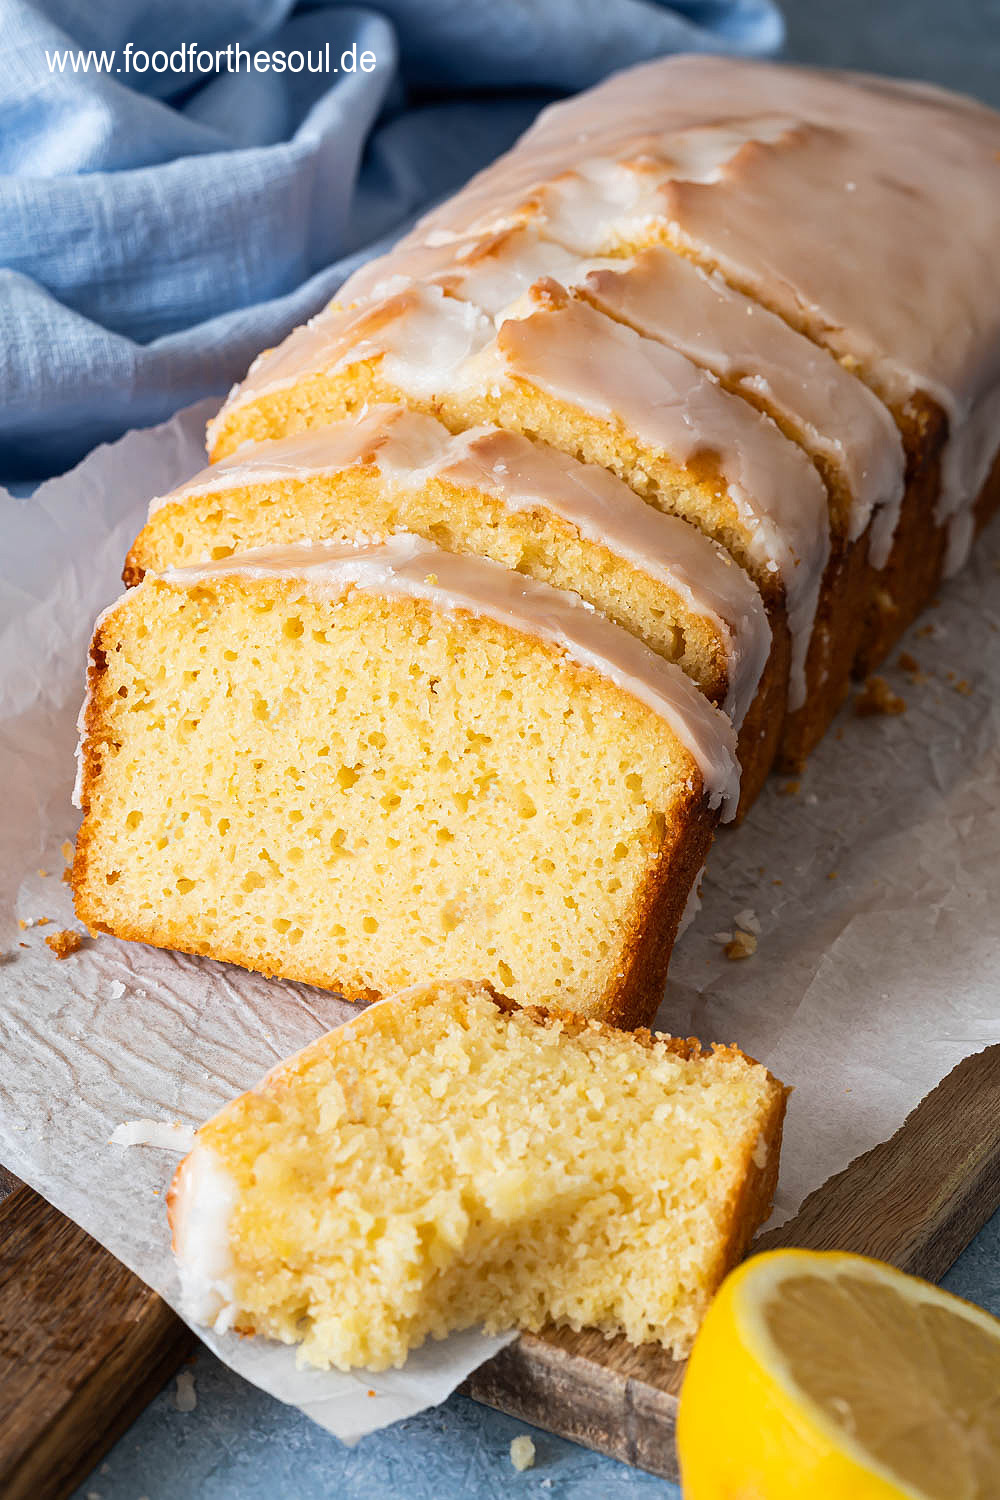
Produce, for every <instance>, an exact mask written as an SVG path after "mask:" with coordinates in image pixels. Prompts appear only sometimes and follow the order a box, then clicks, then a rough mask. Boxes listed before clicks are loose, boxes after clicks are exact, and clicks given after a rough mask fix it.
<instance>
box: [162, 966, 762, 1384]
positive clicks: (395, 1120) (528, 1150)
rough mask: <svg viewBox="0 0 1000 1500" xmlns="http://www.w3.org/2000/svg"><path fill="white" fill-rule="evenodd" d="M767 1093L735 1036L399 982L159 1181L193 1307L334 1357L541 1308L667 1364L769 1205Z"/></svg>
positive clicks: (239, 1102)
mask: <svg viewBox="0 0 1000 1500" xmlns="http://www.w3.org/2000/svg"><path fill="white" fill-rule="evenodd" d="M784 1104H785V1091H784V1089H783V1087H782V1085H781V1084H780V1083H778V1082H777V1081H776V1080H775V1079H774V1078H773V1077H772V1076H771V1075H770V1074H769V1073H768V1072H767V1070H766V1069H765V1068H763V1067H761V1066H760V1064H759V1063H755V1062H753V1061H752V1060H751V1059H749V1058H747V1057H745V1056H744V1055H743V1054H742V1053H741V1052H739V1051H738V1050H737V1049H736V1048H734V1047H721V1048H716V1049H714V1050H712V1051H711V1052H706V1051H702V1049H701V1048H700V1046H699V1044H698V1043H697V1042H693V1041H677V1040H674V1039H673V1038H670V1037H666V1036H662V1035H650V1034H649V1033H648V1032H644V1033H639V1034H632V1035H630V1034H626V1033H623V1032H620V1031H615V1030H614V1029H612V1028H610V1027H608V1026H604V1025H601V1024H599V1023H597V1022H594V1021H586V1020H584V1019H582V1018H581V1017H579V1016H574V1015H572V1014H570V1013H568V1012H565V1011H558V1010H556V1011H550V1010H545V1009H536V1008H534V1007H532V1008H527V1009H522V1008H520V1007H519V1006H517V1005H516V1004H514V1003H513V1002H512V1001H510V1000H507V999H505V998H503V997H502V996H500V995H498V994H497V993H496V992H495V991H493V990H491V989H490V988H489V986H487V985H483V984H476V983H451V984H445V985H423V986H421V987H419V988H417V989H411V990H410V991H409V992H407V993H405V994H401V995H398V996H395V997H393V998H392V999H390V1000H387V1001H385V1002H384V1003H382V1004H380V1005H377V1006H374V1007H372V1008H371V1009H369V1010H367V1011H365V1012H364V1013H363V1014H362V1015H361V1016H360V1017H358V1018H357V1019H356V1020H353V1021H351V1022H350V1023H349V1024H348V1025H347V1026H344V1027H342V1028H341V1029H339V1030H337V1031H333V1032H330V1033H329V1034H328V1035H326V1036H324V1037H321V1038H320V1039H319V1040H318V1041H317V1042H314V1043H313V1044H312V1045H311V1046H309V1047H307V1048H305V1050H304V1051H302V1052H300V1053H298V1054H297V1055H296V1056H295V1057H293V1058H291V1059H289V1060H288V1061H287V1062H285V1063H283V1064H282V1065H280V1066H279V1067H278V1068H276V1069H275V1070H274V1071H273V1072H272V1073H271V1074H269V1075H268V1077H267V1078H265V1079H264V1081H263V1082H262V1083H261V1084H260V1085H259V1086H258V1088H256V1089H254V1090H252V1091H251V1092H250V1093H247V1094H244V1095H243V1096H242V1097H240V1098H238V1099H236V1100H234V1101H233V1103H231V1104H229V1105H227V1106H226V1108H225V1109H223V1110H222V1111H221V1112H220V1113H219V1114H218V1115H217V1116H216V1117H215V1118H214V1119H213V1120H211V1121H209V1122H208V1124H207V1125H204V1126H203V1127H202V1129H201V1130H200V1131H199V1132H198V1136H197V1141H196V1145H195V1147H194V1150H193V1151H192V1153H191V1154H190V1155H189V1156H188V1157H187V1158H186V1159H185V1160H184V1161H183V1162H182V1163H181V1166H180V1168H179V1169H178V1172H177V1175H176V1177H175V1179H174V1183H173V1186H172V1189H171V1192H170V1196H169V1214H170V1220H171V1224H172V1228H173V1234H174V1248H175V1253H176V1256H177V1261H178V1265H179V1269H180V1274H181V1278H182V1285H183V1289H184V1294H185V1303H186V1309H187V1312H188V1314H189V1316H191V1317H192V1319H194V1320H196V1321H198V1322H200V1323H203V1324H212V1325H214V1326H215V1327H216V1328H217V1329H219V1330H224V1329H226V1328H229V1327H234V1326H235V1327H236V1328H238V1329H240V1330H241V1331H246V1332H255V1333H257V1334H260V1335H263V1336H265V1337H269V1338H273V1339H279V1340H281V1341H282V1342H284V1343H288V1344H299V1345H300V1358H301V1359H302V1361H303V1362H304V1363H307V1364H311V1365H316V1366H319V1367H322V1368H329V1367H330V1366H334V1367H336V1368H338V1369H342V1370H347V1369H351V1368H355V1367H358V1366H366V1367H368V1368H370V1369H385V1368H387V1367H389V1366H393V1365H396V1366H398V1365H401V1364H402V1363H403V1362H404V1360H405V1358H406V1355H407V1353H408V1351H409V1350H410V1349H414V1348H416V1347H418V1346H419V1345H420V1344H421V1343H423V1342H424V1340H425V1339H427V1338H429V1337H430V1338H443V1337H444V1336H445V1335H446V1334H448V1333H449V1332H451V1331H452V1330H455V1329H460V1328H467V1327H471V1326H474V1325H477V1324H479V1325H483V1326H484V1327H485V1328H486V1329H488V1330H490V1331H498V1330H501V1329H507V1328H511V1327H519V1328H523V1329H533V1330H537V1329H539V1328H540V1327H542V1325H543V1324H544V1323H546V1322H547V1321H549V1320H553V1321H555V1322H558V1323H564V1324H568V1325H569V1326H570V1327H572V1328H576V1329H579V1328H584V1327H593V1328H598V1329H600V1330H601V1331H602V1332H604V1333H605V1334H607V1335H612V1334H618V1333H624V1334H625V1336H626V1337H627V1338H629V1339H630V1340H631V1341H633V1342H634V1343H637V1344H638V1343H646V1342H652V1341H655V1342H658V1343H660V1344H662V1345H664V1346H665V1347H666V1348H667V1349H669V1350H670V1351H671V1352H672V1353H673V1354H674V1355H675V1356H676V1357H682V1356H683V1355H685V1354H686V1353H687V1351H688V1349H689V1347H690V1344H691V1341H692V1339H693V1337H694V1334H695V1332H696V1331H697V1328H698V1325H699V1322H700V1320H701V1317H702V1315H703V1313H704V1311H705V1309H706V1307H707V1304H708V1302H709V1300H710V1298H711V1296H712V1294H713V1292H714V1291H715V1289H716V1287H717V1286H718V1284H719V1282H720V1281H721V1279H722V1278H723V1276H724V1275H725V1274H726V1272H727V1271H728V1270H729V1269H730V1268H731V1267H732V1265H734V1264H735V1262H736V1261H737V1260H738V1259H739V1258H740V1256H741V1255H742V1254H743V1252H744V1251H745V1249H746V1247H747V1245H748V1243H749V1241H750V1238H751V1236H752V1234H753V1232H754V1230H755V1229H756V1228H757V1227H758V1225H759V1224H760V1223H761V1222H762V1221H763V1219H764V1218H765V1217H766V1216H767V1213H768V1211H769V1208H770V1203H771V1198H772V1195H773V1191H774V1186H775V1182H776V1179H777V1171H778V1157H779V1151H780V1141H781V1126H782V1117H783V1113H784Z"/></svg>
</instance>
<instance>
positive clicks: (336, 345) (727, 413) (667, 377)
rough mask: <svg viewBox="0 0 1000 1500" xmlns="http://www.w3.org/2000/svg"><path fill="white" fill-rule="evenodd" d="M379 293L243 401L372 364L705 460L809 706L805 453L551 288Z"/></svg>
mask: <svg viewBox="0 0 1000 1500" xmlns="http://www.w3.org/2000/svg"><path fill="white" fill-rule="evenodd" d="M501 260H502V262H503V265H502V269H501V270H496V271H495V270H494V269H493V268H492V267H491V269H490V271H489V272H487V270H486V269H485V267H484V268H481V270H480V273H479V274H480V275H481V277H482V278H483V281H484V282H485V280H486V278H487V276H488V275H489V276H504V277H506V276H507V275H508V273H509V265H508V260H507V257H506V256H502V257H501ZM515 260H516V256H515ZM383 290H384V291H385V292H386V295H385V297H384V299H383V300H382V301H377V302H374V303H362V304H360V305H359V306H357V307H353V308H350V309H347V310H345V309H331V310H328V311H327V312H326V313H323V314H320V316H319V317H318V318H316V319H314V321H313V324H312V325H311V327H310V329H309V330H308V331H307V332H306V331H304V330H300V331H299V333H300V334H301V337H299V338H298V339H297V340H296V342H295V345H294V347H292V341H291V340H290V341H288V342H287V343H286V344H285V345H283V346H282V347H281V348H280V349H278V350H276V351H274V352H272V354H271V355H269V356H268V357H267V359H265V360H264V361H262V362H261V363H260V364H259V365H258V366H257V367H256V369H255V370H254V371H252V373H251V376H250V377H248V380H247V381H246V382H245V383H244V386H243V387H242V388H241V392H240V397H239V401H240V402H244V401H248V400H252V399H254V398H255V397H256V396H258V395H260V394H262V393H264V392H270V391H275V390H278V389H281V388H282V387H285V386H288V385H292V384H294V383H295V382H296V381H297V380H298V379H301V378H302V376H303V375H305V374H307V373H309V372H324V371H325V372H328V373H333V372H335V371H337V370H344V369H346V368H348V367H350V366H352V365H355V364H359V363H361V362H363V361H369V360H370V361H377V362H378V377H379V380H380V381H382V382H384V383H385V384H386V385H387V386H388V387H390V389H391V392H392V394H394V395H396V394H398V395H401V396H403V397H405V398H411V399H417V400H432V399H435V398H441V397H444V396H452V397H462V396H465V397H471V398H474V397H476V396H483V395H485V394H487V393H490V394H494V393H496V394H500V395H502V393H503V390H504V388H505V385H506V383H507V382H508V381H510V380H512V379H513V380H518V381H522V382H524V383H525V384H527V385H529V386H533V387H535V388H536V389H538V390H539V391H540V392H542V393H543V394H545V395H548V396H550V397H554V398H555V399H557V400H559V401H563V402H565V403H567V404H568V405H569V406H571V407H574V408H576V409H577V410H578V411H579V412H580V413H581V414H582V415H583V416H587V415H592V416H596V417H598V418H601V419H603V420H604V421H606V422H608V423H610V424H611V425H612V426H613V427H615V428H617V429H619V430H622V431H624V432H625V433H626V434H629V435H632V436H634V437H636V438H638V439H639V441H640V443H641V445H642V446H645V447H648V448H650V449H652V450H653V451H654V452H656V453H657V454H659V455H661V456H665V457H666V458H667V459H668V460H669V461H671V462H672V463H674V464H676V465H677V466H679V467H680V466H683V465H685V464H686V463H688V462H689V461H690V460H691V459H693V458H695V457H709V456H710V457H711V460H712V463H713V465H714V466H715V467H716V468H717V470H718V473H719V476H720V483H721V487H722V489H723V490H724V491H725V492H726V493H727V494H728V496H729V498H730V500H731V501H732V503H733V505H734V506H735V508H736V511H737V513H738V515H739V518H740V521H741V523H742V524H743V526H744V527H745V528H746V529H747V531H748V533H749V537H748V551H749V554H750V556H751V557H752V558H753V560H754V561H755V563H756V564H757V565H758V566H759V568H760V571H761V572H762V573H764V574H771V575H774V576H775V577H776V578H778V579H779V580H780V582H781V584H782V585H783V588H784V593H785V599H786V603H787V607H788V618H789V627H790V630H791V634H792V643H793V651H792V667H791V676H790V683H789V703H790V705H791V707H793V708H795V707H798V706H799V705H800V704H801V703H802V702H803V701H804V698H805V670H804V668H805V659H806V654H807V651H808V647H809V638H810V634H811V631H812V624H813V619H814V616H815V610H816V602H817V599H818V596H819V589H820V585H821V582H822V577H823V570H824V568H825V566H826V561H827V557H828V555H829V521H828V514H827V499H826V491H825V489H824V486H823V483H822V481H821V479H820V478H819V475H818V473H817V472H816V469H815V468H814V466H813V464H812V463H811V462H810V460H809V459H808V457H807V456H806V455H805V453H803V451H802V450H801V449H799V448H798V447H797V446H796V445H795V444H794V443H792V442H790V441H789V440H788V439H787V438H785V437H784V436H783V435H782V433H781V432H780V431H779V430H778V428H777V427H776V426H775V424H774V423H773V422H772V421H770V419H769V418H767V417H764V416H762V415H761V414H760V413H759V412H757V411H756V410H754V409H753V408H752V407H750V406H748V405H747V403H746V402H744V401H742V400H741V399H740V398H739V397H738V396H734V395H731V394H730V393H729V392H728V391H725V390H723V389H722V387H721V386H720V384H719V382H718V380H717V379H716V377H714V376H713V375H712V374H711V373H710V372H709V371H706V370H704V369H702V368H701V366H699V365H697V364H695V363H694V362H693V361H692V360H689V359H688V358H687V357H686V356H685V355H683V354H681V353H680V352H678V351H677V350H675V349H671V348H670V347H669V346H667V345H665V344H662V343H660V342H659V341H657V340H654V339H644V338H642V337H641V336H640V335H638V334H637V333H635V331H634V330H633V329H631V328H627V327H625V326H624V325H622V324H620V323H616V322H614V321H613V320H612V319H611V318H608V317H605V316H604V315H603V314H601V313H599V312H597V311H596V309H594V308H592V307H591V306H589V304H587V303H585V302H583V301H580V300H578V299H575V298H571V297H570V296H569V295H568V294H566V293H565V291H564V290H563V288H562V287H561V286H560V285H559V284H558V283H557V282H555V281H552V280H544V279H543V280H542V281H540V282H536V283H534V284H529V286H528V290H527V291H526V292H525V293H524V294H523V295H521V296H520V297H518V298H517V300H516V301H515V302H514V303H513V304H511V305H510V306H509V307H507V308H505V309H503V310H502V311H501V312H499V313H497V314H495V315H494V316H490V315H488V314H487V313H486V312H484V311H482V310H481V309H480V308H479V307H477V306H475V305H473V304H472V303H470V302H466V301H464V300H461V299H459V298H457V297H455V296H451V295H448V294H447V293H446V292H445V291H444V290H443V289H442V287H441V286H440V285H438V284H435V283H432V282H419V283H417V282H406V281H405V280H404V279H403V278H399V279H394V280H393V281H392V282H391V283H390V284H389V285H388V286H386V287H384V288H383ZM293 338H295V336H294V335H293Z"/></svg>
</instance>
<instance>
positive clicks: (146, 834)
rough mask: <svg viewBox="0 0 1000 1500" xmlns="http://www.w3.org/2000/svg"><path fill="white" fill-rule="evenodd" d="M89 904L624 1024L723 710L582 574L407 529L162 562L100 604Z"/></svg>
mask: <svg viewBox="0 0 1000 1500" xmlns="http://www.w3.org/2000/svg"><path fill="white" fill-rule="evenodd" d="M79 795H80V801H81V804H82V806H83V810H84V820H83V825H82V828H81V831H80V834H79V836H78V839H77V846H76V847H77V853H76V861H75V864H74V870H73V884H74V890H75V893H76V903H77V911H78V913H79V915H80V916H81V918H82V919H83V920H84V921H85V922H86V923H87V924H88V925H89V926H90V927H91V928H93V929H97V930H100V931H105V932H111V933H114V934H116V935H117V936H119V937H124V938H129V939H138V940H140V941H144V942H148V943H154V944H157V945H158V946H163V947H170V948H177V949H181V950H184V951H187V952H192V953H201V954H207V955H209V956H212V957H215V958H220V959H226V960H230V961H232V962H235V963H239V964H243V965H245V966H247V967H249V968H254V969H258V970H260V971H262V972H264V973H268V974H280V975H283V976H285V977H288V978H293V979H300V980H304V981H306V982H308V983H312V984H318V985H323V986H326V987H328V988H331V989H335V990H338V991H340V992H341V993H343V994H346V995H348V996H350V997H352V998H374V997H375V996H377V995H380V994H384V993H387V992H389V991H391V990H393V989H396V988H398V987H399V986H401V985H405V984H408V983H412V982H414V981H415V980H416V979H418V978H420V977H430V978H443V977H448V976H451V975H454V974H456V973H469V972H472V973H480V974H483V975H484V976H486V977H488V978H490V979H491V980H492V981H494V982H496V983H497V985H498V986H504V987H506V988H508V989H509V990H510V991H511V992H512V993H513V994H514V995H515V996H516V997H522V996H524V997H531V998H532V999H535V1000H538V1001H544V1002H546V1003H556V1004H558V1003H562V1002H566V1003H571V1004H572V1005H573V1007H574V1008H576V1009H578V1010H581V1011H583V1012H585V1013H588V1014H592V1015H596V1016H599V1017H601V1018H611V1019H615V1020H621V1021H623V1022H627V1023H629V1024H633V1025H635V1024H642V1023H644V1022H646V1021H648V1020H649V1018H650V1017H651V1016H652V1015H653V1014H654V1013H655V1011H656V1008H657V1005H658V1004H659V1000H660V996H661V993H662V985H663V981H664V978H665V975H666V967H667V962H668V959H669V953H670V948H671V945H672V942H673V939H674V935H675V933H676V930H677V926H678V923H679V921H680V918H681V916H682V914H683V910H684V907H685V903H686V901H687V899H688V895H689V892H690V890H691V887H692V885H693V883H694V881H695V879H696V877H697V875H698V872H699V871H700V869H701V867H702V865H703V863H704V860H705V857H706V854H707V851H708V846H709V844H710V841H711V837H712V831H713V828H714V826H715V824H716V822H717V820H718V818H719V815H720V812H728V813H730V814H731V812H732V810H733V808H734V806H735V801H736V797H737V795H738V766H737V763H736V758H735V732H734V731H733V729H732V725H731V724H730V722H729V720H728V718H727V717H726V716H725V715H724V714H723V713H722V712H721V711H720V710H719V709H717V708H715V707H714V706H713V705H712V704H711V703H710V702H709V701H708V700H707V698H705V697H704V696H703V695H702V694H701V693H700V692H699V691H698V689H697V687H696V686H695V684H694V683H693V682H691V680H690V679H689V678H688V677H686V676H685V674H684V673H683V672H682V671H681V670H680V668H678V667H676V666H674V665H672V664H671V663H668V662H666V661H664V660H663V659H662V658H661V657H658V656H656V655H654V653H653V652H651V651H650V650H649V649H648V647H646V646H644V645H643V644H642V642H640V641H639V640H638V639H636V638H635V637H634V636H631V635H629V634H628V633H627V632H626V631H624V630H621V629H620V628H619V627H618V626H616V625H614V624H612V623H611V622H610V621H608V620H606V619H605V618H604V617H603V616H602V615H600V614H599V613H598V612H597V611H596V610H594V609H592V608H589V607H588V606H586V605H585V604H584V603H583V602H582V601H581V600H580V599H579V598H578V597H577V596H574V595H571V594H566V593H561V592H559V591H557V590H555V589H552V588H550V587H549V586H548V585H546V584H543V583H540V582H537V581H535V580H533V579H529V578H525V577H523V576H522V575H520V574H518V573H516V572H514V571H512V570H510V569H508V568H505V567H502V566H501V565H499V564H497V563H493V562H490V561H486V560H483V559H479V558H473V557H459V556H457V555H455V554H452V553H448V552H444V551H442V550H441V549H440V548H437V547H434V546H432V545H430V544H428V543H426V542H424V541H422V540H420V539H418V538H415V537H411V536H398V537H394V538H392V539H390V541H389V542H387V543H386V544H385V545H383V546H374V547H362V548H353V547H346V546H340V547H337V546H331V545H327V546H317V547H308V546H306V547H298V548H295V547H291V548H287V549H283V550H282V549H278V550H276V551H271V552H269V551H267V550H266V549H265V550H264V551H261V552H257V553H251V554H247V555H245V556H244V557H243V558H232V559H227V560H226V561H224V562H217V563H210V564H206V565H205V567H203V568H200V569H199V568H197V567H194V568H188V569H176V570H173V571H171V572H168V573H167V574H165V575H162V576H160V577H153V576H151V577H150V578H148V579H146V580H145V581H144V582H143V583H142V584H140V585H139V586H138V587H137V588H135V589H132V590H130V591H129V592H128V593H127V594H126V595H125V596H124V597H123V598H122V599H121V600H120V601H119V602H118V603H117V604H116V605H114V606H113V607H112V608H111V609H110V610H109V611H107V612H106V613H105V615H104V616H103V617H102V618H101V620H100V621H99V623H98V626H97V629H96V633H95V637H94V643H93V646H92V665H91V670H90V679H89V701H88V703H87V705H86V707H85V714H84V721H83V741H82V746H81V777H80V785H79Z"/></svg>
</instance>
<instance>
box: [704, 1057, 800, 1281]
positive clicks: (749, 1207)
mask: <svg viewBox="0 0 1000 1500" xmlns="http://www.w3.org/2000/svg"><path fill="white" fill-rule="evenodd" d="M768 1077H769V1078H771V1080H772V1082H773V1083H774V1085H775V1087H774V1090H773V1093H772V1098H771V1107H770V1109H769V1111H768V1115H767V1118H766V1120H765V1121H764V1125H763V1128H762V1130H761V1132H760V1137H759V1140H758V1142H757V1144H756V1145H755V1146H754V1147H752V1148H751V1149H750V1150H748V1151H747V1153H746V1155H745V1157H744V1159H743V1167H742V1171H741V1172H739V1173H738V1174H737V1177H736V1181H737V1184H738V1186H737V1190H736V1193H735V1194H734V1196H733V1199H732V1202H731V1204H730V1205H729V1213H728V1220H729V1226H730V1227H729V1233H728V1234H727V1236H726V1240H725V1243H724V1245H723V1247H722V1249H721V1251H720V1253H719V1256H718V1259H717V1261H716V1264H715V1267H714V1269H713V1274H712V1277H711V1281H710V1285H711V1286H712V1289H713V1290H714V1289H715V1288H716V1287H719V1286H721V1284H722V1282H723V1281H724V1280H725V1278H726V1276H727V1275H728V1274H729V1272H730V1271H731V1270H732V1269H733V1267H734V1266H735V1265H738V1264H739V1262H740V1261H741V1260H742V1259H743V1257H744V1256H745V1255H746V1253H747V1251H748V1250H749V1248H750V1242H751V1240H752V1239H753V1237H754V1235H755V1234H756V1233H757V1230H758V1229H759V1228H760V1227H761V1225H762V1224H763V1223H764V1222H765V1221H766V1220H767V1218H768V1216H769V1215H770V1212H771V1207H772V1205H773V1203H774V1193H775V1189H776V1188H777V1185H778V1170H779V1167H780V1163H781V1138H782V1132H783V1130H784V1122H785V1108H786V1105H787V1103H788V1096H789V1094H790V1092H791V1090H790V1089H788V1088H786V1087H785V1086H784V1085H783V1084H781V1083H779V1082H778V1080H777V1079H775V1078H774V1076H773V1074H770V1073H769V1074H768ZM761 1146H763V1148H764V1151H765V1152H766V1154H765V1156H764V1160H763V1164H762V1165H758V1160H757V1159H758V1156H759V1152H760V1148H761Z"/></svg>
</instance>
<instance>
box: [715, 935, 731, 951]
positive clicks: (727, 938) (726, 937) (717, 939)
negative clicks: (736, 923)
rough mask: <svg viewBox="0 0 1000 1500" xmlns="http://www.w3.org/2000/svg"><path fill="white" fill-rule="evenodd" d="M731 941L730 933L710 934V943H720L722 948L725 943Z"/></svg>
mask: <svg viewBox="0 0 1000 1500" xmlns="http://www.w3.org/2000/svg"><path fill="white" fill-rule="evenodd" d="M732 940H733V935H732V933H731V932H713V933H712V942H713V943H720V944H721V945H722V947H723V948H724V947H725V946H726V944H727V943H731V942H732Z"/></svg>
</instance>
